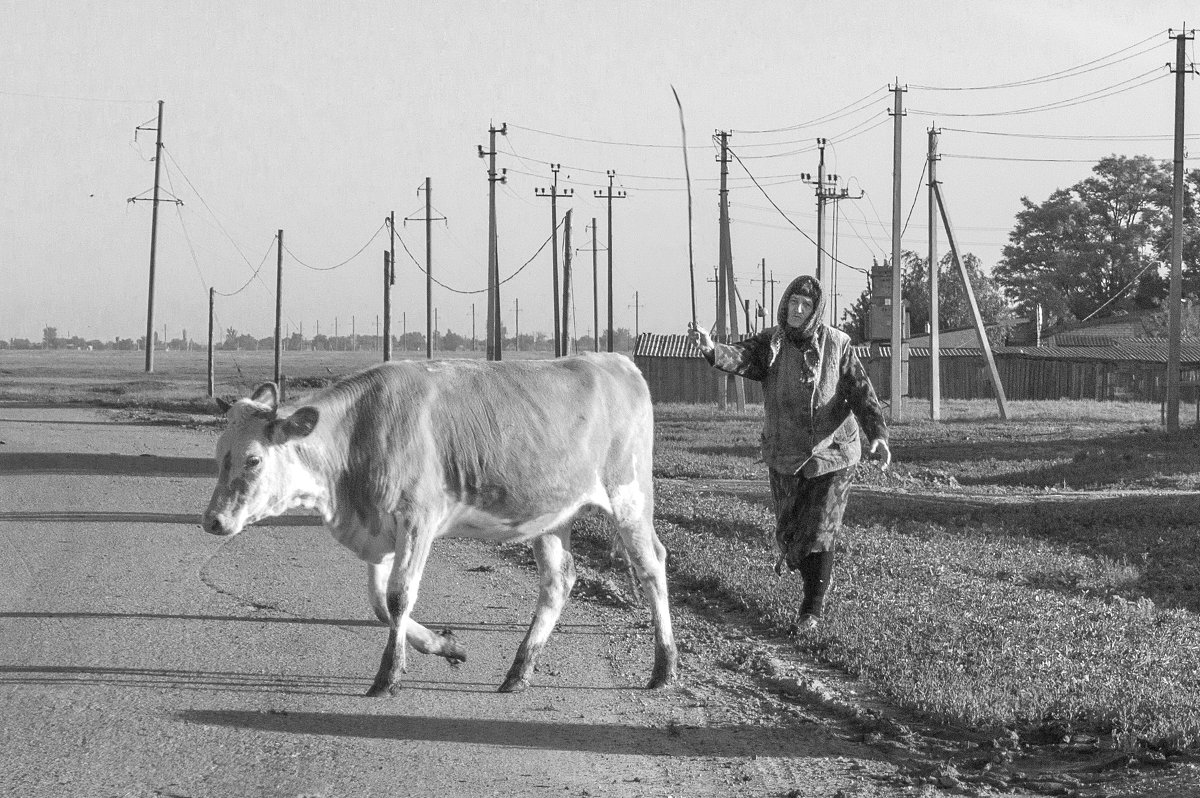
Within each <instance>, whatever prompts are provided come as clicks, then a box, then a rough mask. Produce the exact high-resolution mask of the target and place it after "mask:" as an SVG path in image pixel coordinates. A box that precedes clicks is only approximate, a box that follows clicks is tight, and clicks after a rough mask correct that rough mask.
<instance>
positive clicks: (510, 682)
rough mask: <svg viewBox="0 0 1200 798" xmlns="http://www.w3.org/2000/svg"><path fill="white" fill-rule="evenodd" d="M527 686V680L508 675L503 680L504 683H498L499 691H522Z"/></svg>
mask: <svg viewBox="0 0 1200 798" xmlns="http://www.w3.org/2000/svg"><path fill="white" fill-rule="evenodd" d="M528 688H529V680H528V679H522V678H520V677H519V676H509V677H508V678H507V679H505V680H504V684H502V685H500V689H499V690H497V692H499V693H523V692H525V690H527V689H528Z"/></svg>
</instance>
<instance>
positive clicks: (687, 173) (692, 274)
mask: <svg viewBox="0 0 1200 798" xmlns="http://www.w3.org/2000/svg"><path fill="white" fill-rule="evenodd" d="M671 93H672V94H674V95H675V104H676V105H677V106H679V132H680V135H681V137H682V140H683V175H684V177H685V178H687V198H688V285H689V286H690V287H691V294H692V326H693V327H695V326H696V259H695V257H694V256H693V254H692V172H691V170H690V169H689V168H688V152H687V125H685V124H684V122H683V102H681V101H680V99H679V92H677V91H675V87H674V86H672V87H671ZM592 223H593V224H595V220H593V222H592ZM592 246H593V247H594V246H595V243H594V242H593V244H592Z"/></svg>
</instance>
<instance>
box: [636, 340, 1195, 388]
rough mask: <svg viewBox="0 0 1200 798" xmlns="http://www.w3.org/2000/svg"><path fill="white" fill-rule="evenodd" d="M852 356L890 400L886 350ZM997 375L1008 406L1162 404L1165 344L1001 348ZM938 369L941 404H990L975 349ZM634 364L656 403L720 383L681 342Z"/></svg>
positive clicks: (923, 363) (920, 373)
mask: <svg viewBox="0 0 1200 798" xmlns="http://www.w3.org/2000/svg"><path fill="white" fill-rule="evenodd" d="M855 351H856V353H857V354H858V356H859V358H860V359H861V360H862V361H863V364H864V365H865V366H866V368H867V372H868V374H870V376H871V381H872V382H873V383H874V385H875V390H876V391H877V392H878V393H879V394H880V395H882V396H886V395H888V394H889V393H890V391H889V388H888V385H889V382H890V362H889V360H890V357H891V351H890V347H888V346H873V347H867V346H860V347H855ZM1181 354H1182V357H1181V372H1182V374H1181V376H1182V380H1183V383H1184V389H1183V398H1185V399H1187V400H1189V401H1194V400H1195V396H1196V392H1197V384H1198V383H1200V344H1197V343H1192V342H1187V343H1185V344H1184V345H1183V348H1182V353H1181ZM994 356H995V359H996V367H997V369H998V370H999V372H1000V380H1001V382H1002V383H1003V384H1004V392H1005V394H1006V395H1007V397H1008V398H1009V399H1014V400H1017V399H1096V400H1101V401H1104V400H1112V399H1117V400H1119V399H1136V400H1146V401H1158V402H1161V401H1163V399H1164V398H1165V394H1166V360H1167V356H1166V342H1165V341H1127V342H1121V343H1118V344H1115V345H1113V346H1092V347H1064V346H1053V347H998V348H997V349H995V350H994ZM939 360H940V369H941V386H942V398H944V399H989V398H994V397H995V394H994V392H993V391H992V385H991V381H990V380H989V379H988V375H987V367H986V366H985V364H984V361H983V358H982V356H981V355H980V353H979V350H977V349H949V350H948V349H943V350H942V351H941V357H940V358H939ZM634 361H635V362H636V363H637V365H638V367H639V368H640V369H641V370H642V374H643V375H645V377H646V381H647V382H648V383H649V385H650V393H651V395H652V396H653V397H654V401H656V402H689V403H701V402H713V401H715V397H716V395H717V390H718V385H719V384H720V382H721V381H722V380H723V379H724V375H723V374H721V373H719V372H717V371H716V370H714V369H713V368H712V367H710V366H709V365H708V362H707V361H706V360H705V359H704V358H703V356H701V354H700V352H699V351H698V350H696V349H695V348H694V347H692V346H690V345H688V344H687V342H686V339H685V338H684V337H683V336H678V335H652V334H649V333H646V334H643V335H642V336H641V337H640V338H639V339H638V342H637V346H636V348H635V349H634ZM907 374H908V380H907V382H908V391H907V392H906V395H908V396H912V397H914V398H921V399H926V398H928V397H929V374H930V350H929V349H927V348H913V349H911V350H909V358H908V370H907ZM746 401H748V402H756V403H761V402H762V390H761V388H760V387H759V385H758V384H757V383H754V382H750V381H746Z"/></svg>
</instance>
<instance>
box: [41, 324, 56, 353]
mask: <svg viewBox="0 0 1200 798" xmlns="http://www.w3.org/2000/svg"><path fill="white" fill-rule="evenodd" d="M42 347H43V348H45V349H57V348H58V328H57V327H45V328H43V329H42Z"/></svg>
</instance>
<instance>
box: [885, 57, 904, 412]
mask: <svg viewBox="0 0 1200 798" xmlns="http://www.w3.org/2000/svg"><path fill="white" fill-rule="evenodd" d="M888 88H889V91H891V92H892V94H893V95H894V99H893V107H892V110H891V112H890V113H891V115H892V362H891V367H892V368H891V385H889V386H888V387H889V392H890V397H889V399H890V403H889V405H888V420H889V421H891V422H892V423H893V424H895V423H897V422H899V421H900V420H901V419H903V418H904V411H903V407H902V406H901V403H902V402H903V399H902V396H903V393H904V385H903V383H902V380H903V378H904V375H903V366H902V360H901V356H902V354H903V351H902V347H903V346H904V341H903V334H904V304H903V295H902V294H901V291H900V287H901V286H900V203H901V199H900V158H901V155H902V152H903V151H902V148H901V135H902V126H901V120H903V119H904V114H905V111H904V92H906V91H908V89H907V88H905V87H903V86H901V85H900V80H899V78H897V79H896V85H895V86H890V87H888Z"/></svg>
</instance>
